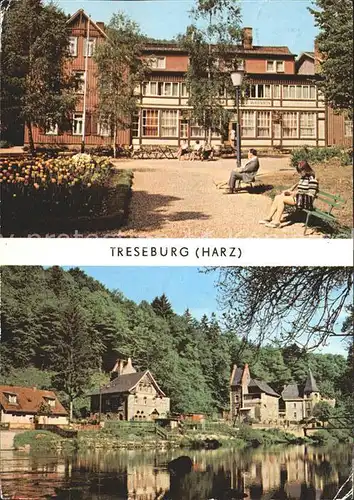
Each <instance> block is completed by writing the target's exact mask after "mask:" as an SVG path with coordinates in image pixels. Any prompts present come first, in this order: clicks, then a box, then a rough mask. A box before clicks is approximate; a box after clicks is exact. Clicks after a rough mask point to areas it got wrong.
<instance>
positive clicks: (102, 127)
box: [97, 122, 111, 137]
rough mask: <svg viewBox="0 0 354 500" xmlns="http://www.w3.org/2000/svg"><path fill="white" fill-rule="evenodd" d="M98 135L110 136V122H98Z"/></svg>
mask: <svg viewBox="0 0 354 500" xmlns="http://www.w3.org/2000/svg"><path fill="white" fill-rule="evenodd" d="M97 135H100V136H101V137H110V135H111V130H110V126H109V125H108V123H104V122H98V123H97Z"/></svg>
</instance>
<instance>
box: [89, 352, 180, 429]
mask: <svg viewBox="0 0 354 500" xmlns="http://www.w3.org/2000/svg"><path fill="white" fill-rule="evenodd" d="M111 377H112V380H111V381H110V382H109V383H108V384H106V385H104V386H103V387H101V388H100V390H99V391H97V392H94V393H92V394H91V412H92V413H95V414H97V413H101V414H104V415H106V416H107V417H108V418H112V419H117V420H142V421H152V420H155V419H157V418H165V417H167V414H168V413H169V411H170V399H169V398H167V397H166V395H165V394H164V392H163V391H162V390H161V389H160V387H159V386H158V384H157V382H156V380H155V379H154V377H153V376H152V374H151V373H150V371H149V370H145V371H143V372H137V371H136V369H135V368H134V367H133V365H132V360H131V358H129V359H128V360H127V361H124V360H118V361H117V363H116V364H115V366H114V368H113V370H112V372H111Z"/></svg>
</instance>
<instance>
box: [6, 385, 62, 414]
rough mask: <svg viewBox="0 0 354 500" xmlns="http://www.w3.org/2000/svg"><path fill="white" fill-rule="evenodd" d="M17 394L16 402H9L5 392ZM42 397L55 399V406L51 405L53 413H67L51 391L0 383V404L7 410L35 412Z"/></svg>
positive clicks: (42, 400) (42, 399)
mask: <svg viewBox="0 0 354 500" xmlns="http://www.w3.org/2000/svg"><path fill="white" fill-rule="evenodd" d="M6 393H8V394H14V395H16V396H17V403H9V400H8V399H7V397H6V396H5V394H6ZM44 398H49V399H55V406H53V407H51V411H52V414H53V415H67V413H68V412H67V411H66V410H65V408H64V407H63V405H62V404H61V403H60V401H59V400H58V398H57V396H56V395H55V393H54V392H53V391H44V390H42V389H36V388H35V387H20V386H14V385H0V405H1V406H2V408H3V409H4V410H5V411H7V412H20V413H37V412H38V410H39V408H40V406H41V404H42V403H45V399H44Z"/></svg>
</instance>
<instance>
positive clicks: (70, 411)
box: [69, 399, 74, 423]
mask: <svg viewBox="0 0 354 500" xmlns="http://www.w3.org/2000/svg"><path fill="white" fill-rule="evenodd" d="M73 405H74V403H73V400H72V399H70V402H69V423H71V422H72V419H73Z"/></svg>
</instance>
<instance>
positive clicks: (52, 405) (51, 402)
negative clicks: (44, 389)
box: [43, 398, 55, 408]
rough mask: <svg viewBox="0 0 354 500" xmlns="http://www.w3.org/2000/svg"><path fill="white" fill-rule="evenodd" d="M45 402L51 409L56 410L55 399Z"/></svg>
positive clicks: (46, 399) (45, 399)
mask: <svg viewBox="0 0 354 500" xmlns="http://www.w3.org/2000/svg"><path fill="white" fill-rule="evenodd" d="M43 399H44V402H45V403H46V404H47V405H49V406H50V407H51V408H54V406H55V399H53V398H43Z"/></svg>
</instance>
